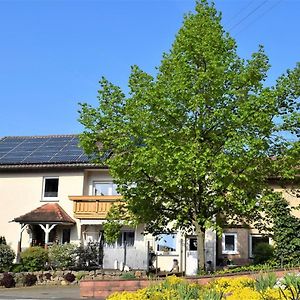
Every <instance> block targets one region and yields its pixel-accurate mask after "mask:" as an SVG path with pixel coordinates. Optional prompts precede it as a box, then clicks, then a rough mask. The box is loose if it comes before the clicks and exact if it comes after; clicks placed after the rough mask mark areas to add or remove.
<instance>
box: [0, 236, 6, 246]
mask: <svg viewBox="0 0 300 300" xmlns="http://www.w3.org/2000/svg"><path fill="white" fill-rule="evenodd" d="M0 245H6V239H5V236H0Z"/></svg>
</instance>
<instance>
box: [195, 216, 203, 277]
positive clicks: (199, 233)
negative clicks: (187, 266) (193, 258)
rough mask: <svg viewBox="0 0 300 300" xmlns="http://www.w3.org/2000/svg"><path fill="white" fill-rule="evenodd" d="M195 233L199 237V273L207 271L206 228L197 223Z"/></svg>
mask: <svg viewBox="0 0 300 300" xmlns="http://www.w3.org/2000/svg"><path fill="white" fill-rule="evenodd" d="M194 226H195V232H196V235H197V258H198V272H199V271H204V270H205V241H204V239H205V228H203V227H201V226H200V225H199V224H198V223H196V222H195V224H194Z"/></svg>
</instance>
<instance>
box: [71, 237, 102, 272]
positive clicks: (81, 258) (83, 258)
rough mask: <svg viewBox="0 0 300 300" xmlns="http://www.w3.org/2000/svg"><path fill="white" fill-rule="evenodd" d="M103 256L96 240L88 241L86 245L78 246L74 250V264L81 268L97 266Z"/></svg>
mask: <svg viewBox="0 0 300 300" xmlns="http://www.w3.org/2000/svg"><path fill="white" fill-rule="evenodd" d="M102 258H103V252H102V249H101V247H100V244H99V243H98V242H89V243H88V244H87V245H86V246H80V247H78V248H77V250H76V260H77V261H76V265H77V267H78V268H80V269H81V270H86V269H89V268H90V267H95V266H99V264H100V262H101V261H102Z"/></svg>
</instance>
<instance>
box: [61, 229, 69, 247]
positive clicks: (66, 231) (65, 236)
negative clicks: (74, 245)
mask: <svg viewBox="0 0 300 300" xmlns="http://www.w3.org/2000/svg"><path fill="white" fill-rule="evenodd" d="M70 238H71V229H70V228H66V229H63V231H62V244H65V243H70Z"/></svg>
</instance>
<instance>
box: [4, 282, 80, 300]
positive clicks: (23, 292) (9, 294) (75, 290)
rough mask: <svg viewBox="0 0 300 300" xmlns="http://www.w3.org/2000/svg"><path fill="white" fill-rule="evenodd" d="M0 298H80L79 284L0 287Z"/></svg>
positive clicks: (8, 299) (16, 299)
mask: <svg viewBox="0 0 300 300" xmlns="http://www.w3.org/2000/svg"><path fill="white" fill-rule="evenodd" d="M0 299H7V300H11V299H14V300H19V299H32V300H33V299H34V300H38V299H59V300H67V299H74V300H78V299H80V296H79V286H78V285H76V286H75V285H71V286H33V287H26V288H24V287H21V288H10V289H5V288H1V289H0Z"/></svg>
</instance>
